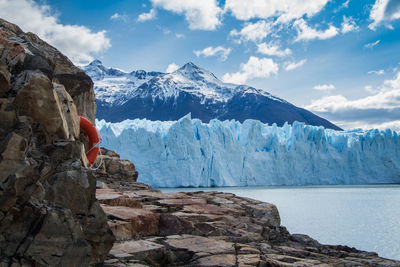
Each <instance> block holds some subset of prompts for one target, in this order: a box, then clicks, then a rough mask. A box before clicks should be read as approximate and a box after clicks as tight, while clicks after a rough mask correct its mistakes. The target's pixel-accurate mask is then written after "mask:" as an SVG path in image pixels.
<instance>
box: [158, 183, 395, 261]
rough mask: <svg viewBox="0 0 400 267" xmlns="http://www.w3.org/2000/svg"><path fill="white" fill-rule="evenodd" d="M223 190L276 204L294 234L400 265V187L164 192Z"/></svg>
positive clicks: (175, 190)
mask: <svg viewBox="0 0 400 267" xmlns="http://www.w3.org/2000/svg"><path fill="white" fill-rule="evenodd" d="M161 190H162V191H163V192H179V191H182V192H187V191H200V190H201V191H223V192H230V193H234V194H236V195H238V196H243V197H250V198H254V199H257V200H261V201H265V202H270V203H274V204H275V205H276V206H277V207H278V209H279V213H280V216H281V222H282V225H284V226H286V227H287V229H288V230H289V232H290V233H302V234H307V235H309V236H311V237H312V238H314V239H316V240H318V241H319V242H320V243H323V244H331V245H335V244H341V245H347V246H350V247H355V248H357V249H360V250H366V251H375V252H377V253H378V254H379V255H380V256H381V257H385V258H391V259H397V260H400V185H366V186H303V187H288V186H285V187H265V186H263V187H219V188H162V189H161Z"/></svg>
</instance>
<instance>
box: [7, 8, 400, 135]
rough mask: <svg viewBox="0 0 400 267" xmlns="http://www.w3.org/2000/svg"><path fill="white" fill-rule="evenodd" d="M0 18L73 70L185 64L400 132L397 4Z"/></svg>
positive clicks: (54, 11)
mask: <svg viewBox="0 0 400 267" xmlns="http://www.w3.org/2000/svg"><path fill="white" fill-rule="evenodd" d="M0 17H2V18H4V19H7V20H9V21H11V22H14V23H16V24H18V25H20V26H21V28H22V29H23V30H25V31H33V32H35V33H37V34H38V35H39V36H40V37H42V38H43V39H45V40H46V41H48V42H49V43H51V44H52V45H54V46H56V47H57V48H59V49H60V50H61V51H62V52H64V53H65V54H66V55H68V56H69V57H70V58H71V59H72V60H73V61H74V62H75V63H77V64H84V63H86V62H88V61H90V60H92V59H94V58H99V59H100V60H101V61H102V62H103V64H104V65H106V66H112V67H117V68H121V69H124V70H127V71H131V70H136V69H145V70H148V71H150V70H155V71H167V69H168V71H172V70H173V69H174V67H175V68H176V67H177V66H182V65H183V64H185V63H186V62H189V61H191V62H194V63H195V64H196V65H198V66H200V67H203V68H205V69H207V70H209V71H211V72H213V73H215V74H216V76H217V77H219V78H220V79H222V80H224V81H227V82H234V83H245V84H248V85H251V86H254V87H257V88H260V89H264V90H266V91H268V92H270V93H272V94H274V95H276V96H278V97H281V98H284V99H286V100H288V101H290V102H292V103H293V104H295V105H298V106H302V107H306V108H308V109H310V110H311V111H313V112H315V113H317V114H319V115H322V116H323V117H326V118H328V119H329V120H331V121H333V122H335V123H337V124H339V125H340V126H342V127H344V128H357V127H363V128H371V127H378V128H382V129H384V128H392V129H395V130H400V74H399V70H400V64H399V63H400V32H399V28H400V1H399V0H365V1H359V0H340V1H328V0H308V1H303V0H264V1H261V0H258V1H242V0H225V1H217V0H202V1H198V0H197V1H196V0H149V1H147V0H144V1H139V0H137V1H128V0H126V1H109V0H101V1H92V0H89V1H77V0H70V1H60V0H53V1H41V0H39V1H33V0H0Z"/></svg>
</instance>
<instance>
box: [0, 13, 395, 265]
mask: <svg viewBox="0 0 400 267" xmlns="http://www.w3.org/2000/svg"><path fill="white" fill-rule="evenodd" d="M78 114H79V115H83V116H85V117H87V118H88V119H89V120H91V121H92V122H94V120H95V114H96V103H95V96H94V92H93V83H92V81H91V80H90V78H89V77H88V76H87V75H86V74H85V73H84V72H83V71H82V70H80V69H79V68H77V67H76V66H74V65H73V64H72V62H71V61H69V60H68V58H67V57H65V56H64V55H62V54H61V53H60V52H59V51H58V50H57V49H56V48H54V47H52V46H50V45H48V44H47V43H45V42H44V41H42V40H41V39H40V38H38V37H37V36H36V35H35V34H33V33H24V32H23V31H22V30H21V29H20V28H19V27H18V26H16V25H14V24H11V23H8V22H7V21H4V20H2V19H0V122H1V123H0V267H3V266H13V267H17V266H68V267H69V266H137V267H140V266H310V265H318V266H400V262H397V261H393V260H388V259H383V258H380V257H378V255H377V254H376V253H372V252H363V251H358V250H356V249H354V248H349V247H346V246H328V245H321V244H319V243H318V242H317V241H315V240H313V239H311V238H310V237H308V236H304V235H291V234H290V233H288V231H287V230H286V228H285V227H283V226H281V225H280V218H279V213H278V210H277V208H276V207H275V206H274V205H273V204H268V203H263V202H260V201H256V200H252V199H248V198H242V197H237V196H235V195H233V194H227V193H219V192H201V191H199V192H193V193H173V194H163V193H161V192H160V191H158V190H153V189H152V188H151V187H149V186H147V185H144V184H141V183H137V182H136V180H137V177H138V173H137V171H136V170H135V167H134V165H133V163H131V162H129V161H127V160H121V159H120V158H119V156H118V155H117V154H116V153H115V152H112V151H109V150H106V149H103V150H102V155H101V156H100V157H99V161H98V163H100V162H102V165H101V167H100V168H98V169H97V170H93V169H90V168H88V162H87V158H86V156H85V153H86V152H85V151H87V149H86V150H85V146H86V147H87V143H88V142H87V138H86V137H85V135H84V134H83V133H82V132H80V127H79V122H78Z"/></svg>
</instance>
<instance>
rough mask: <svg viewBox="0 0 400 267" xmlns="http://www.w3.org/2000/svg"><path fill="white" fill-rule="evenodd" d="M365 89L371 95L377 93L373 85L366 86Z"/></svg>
mask: <svg viewBox="0 0 400 267" xmlns="http://www.w3.org/2000/svg"><path fill="white" fill-rule="evenodd" d="M364 89H365V91H367V92H369V93H376V90H375V89H374V87H372V85H366V86H364Z"/></svg>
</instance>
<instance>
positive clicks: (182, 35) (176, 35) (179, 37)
mask: <svg viewBox="0 0 400 267" xmlns="http://www.w3.org/2000/svg"><path fill="white" fill-rule="evenodd" d="M175 37H176V38H178V39H181V38H185V35H184V34H183V33H175Z"/></svg>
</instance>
